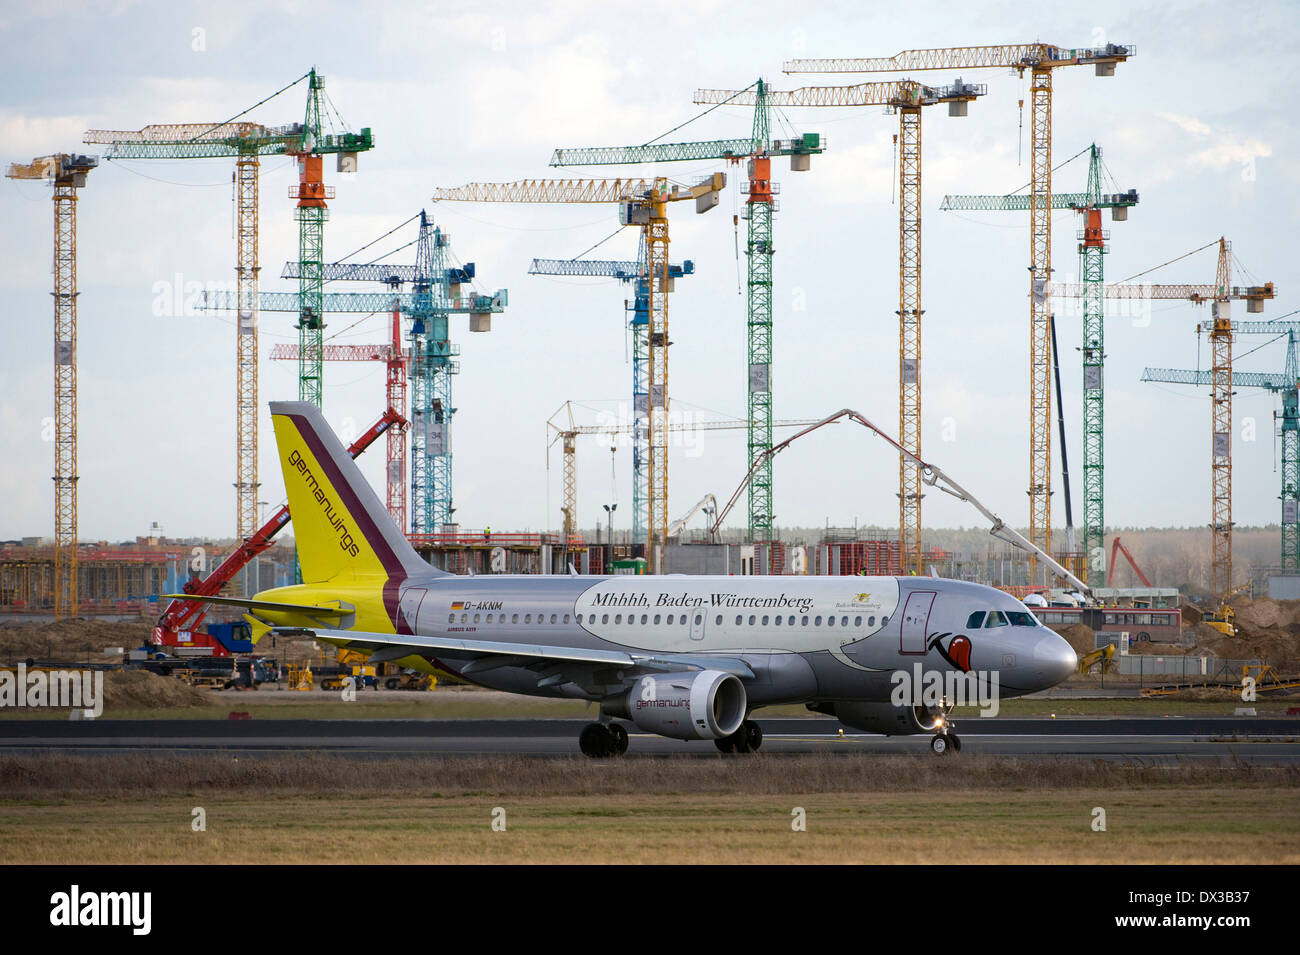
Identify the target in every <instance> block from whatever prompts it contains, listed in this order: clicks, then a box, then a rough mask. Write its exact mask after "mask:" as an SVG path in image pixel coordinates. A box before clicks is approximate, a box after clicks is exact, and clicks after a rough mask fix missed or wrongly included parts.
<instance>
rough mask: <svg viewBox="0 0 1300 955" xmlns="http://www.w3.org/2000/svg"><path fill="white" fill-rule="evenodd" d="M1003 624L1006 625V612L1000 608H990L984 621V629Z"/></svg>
mask: <svg viewBox="0 0 1300 955" xmlns="http://www.w3.org/2000/svg"><path fill="white" fill-rule="evenodd" d="M1005 626H1007V617H1006V614H1004V613H1002V611H1000V610H990V611H989V615H988V619H987V620H985V621H984V629H985V630H988V629H989V628H991V627H1005Z"/></svg>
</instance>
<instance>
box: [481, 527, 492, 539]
mask: <svg viewBox="0 0 1300 955" xmlns="http://www.w3.org/2000/svg"><path fill="white" fill-rule="evenodd" d="M491 541H492V525H491V524H489V525H488V526H487V527H485V528H483V543H485V544H488V543H491Z"/></svg>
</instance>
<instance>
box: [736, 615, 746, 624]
mask: <svg viewBox="0 0 1300 955" xmlns="http://www.w3.org/2000/svg"><path fill="white" fill-rule="evenodd" d="M744 620H745V618H744V617H742V616H741V615H740V614H736V626H737V627H739V626H740V625H741V623H743V622H744Z"/></svg>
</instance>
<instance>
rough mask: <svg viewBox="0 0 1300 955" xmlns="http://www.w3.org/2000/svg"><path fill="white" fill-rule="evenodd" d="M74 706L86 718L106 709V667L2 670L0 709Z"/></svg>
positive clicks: (22, 666) (91, 717)
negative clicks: (99, 668)
mask: <svg viewBox="0 0 1300 955" xmlns="http://www.w3.org/2000/svg"><path fill="white" fill-rule="evenodd" d="M11 706H12V707H38V708H44V707H61V706H66V707H72V708H74V709H77V710H80V711H81V712H82V714H83V715H84V716H85V717H86V718H87V719H92V720H93V719H95V717H97V716H99V715H100V714H101V713H103V712H104V671H103V670H47V669H43V668H40V669H32V670H28V669H27V664H26V663H20V664H18V667H17V669H15V670H0V709H4V708H6V707H11Z"/></svg>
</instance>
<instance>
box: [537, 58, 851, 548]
mask: <svg viewBox="0 0 1300 955" xmlns="http://www.w3.org/2000/svg"><path fill="white" fill-rule="evenodd" d="M741 93H745V94H752V97H753V104H754V117H753V126H752V131H751V133H750V136H749V138H748V139H715V140H708V141H702V142H689V143H647V144H645V145H642V146H612V147H594V148H580V149H557V150H555V152H554V153H553V154H552V156H551V165H552V166H598V165H621V164H634V163H660V162H691V161H700V160H705V159H726V160H728V161H731V162H740V161H741V160H745V159H747V160H748V163H749V165H748V172H749V176H748V181H747V183H746V190H745V191H746V194H747V199H746V203H745V219H746V222H747V224H748V238H747V240H746V255H747V257H748V263H749V269H748V271H749V274H748V280H747V285H746V288H747V298H746V306H747V309H746V314H747V320H746V329H747V358H748V361H747V366H746V367H747V376H746V377H747V382H748V384H747V389H746V395H747V397H746V403H747V408H748V419H749V440H748V454H749V461H748V463H749V464H751V465H753V464H755V463H758V465H759V473H757V474H755V475H754V479H753V481H752V482H751V484H750V486H749V524H748V538H749V540H751V541H755V540H757V541H767V540H771V539H772V537H773V536H774V530H773V522H774V515H773V506H772V459H771V457H770V456H767V455H764V452H765V451H766V450H767V449H768V448H769V447H771V445H772V379H771V370H772V254H773V252H774V250H775V247H774V246H773V242H772V213H773V212H775V211H776V208H777V202H776V199H775V193H776V192H778V191H779V189H778V187H777V185H776V184H775V183H773V182H772V176H771V170H772V157H774V156H789V157H790V168H791V169H792V170H794V171H796V172H803V171H806V170H807V169H808V168H809V165H810V157H812V156H813V155H816V154H818V153H821V152H824V151H825V149H826V141H825V140H824V139H823V138H822V137H821V136H820V135H819V134H817V133H805V134H803V135H802V136H800V137H797V138H795V139H791V140H771V139H770V135H771V120H770V117H769V102H768V86H767V83H766V82H765V81H764V80H762V79H759V80H757V81H756V82H754V83H753V84H751V85H750V86H748V87H746V88H745V89H744V90H741V91H739V92H738V93H737V94H736V96H739V95H740V94H741ZM646 329H648V326H643V327H642V330H641V332H640V334H642V335H644V334H646ZM638 344H639V342H634V350H636V351H638V353H640V352H641V351H644V350H645V349H644V348H640V349H638ZM639 413H640V412H638V414H639ZM634 464H635V462H634ZM645 483H646V482H644V481H642V480H641V479H640V478H639V476H637V475H634V479H633V486H634V487H638V488H639V487H641V486H642V485H643V484H645ZM633 504H634V514H633V528H634V534H636V535H637V540H638V541H641V540H643V537H642V536H641V534H642V530H641V528H644V527H645V524H644V522H642V520H641V516H642V514H641V511H640V510H638V509H637V502H636V501H634V502H633Z"/></svg>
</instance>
